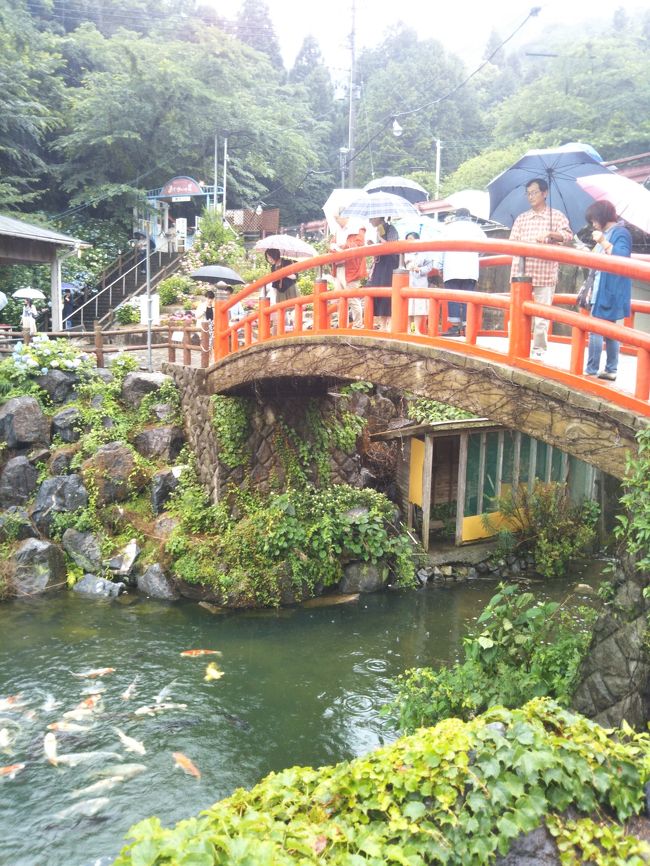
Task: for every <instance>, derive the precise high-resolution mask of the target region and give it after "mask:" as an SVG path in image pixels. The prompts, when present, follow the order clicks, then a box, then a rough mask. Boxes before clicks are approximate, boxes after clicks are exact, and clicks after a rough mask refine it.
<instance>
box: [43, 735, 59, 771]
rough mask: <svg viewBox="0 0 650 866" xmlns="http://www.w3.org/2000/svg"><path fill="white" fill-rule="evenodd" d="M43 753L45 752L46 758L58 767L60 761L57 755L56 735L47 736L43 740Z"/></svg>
mask: <svg viewBox="0 0 650 866" xmlns="http://www.w3.org/2000/svg"><path fill="white" fill-rule="evenodd" d="M43 751H44V752H45V757H46V758H47V760H48V761H49V762H50V764H52V765H53V766H55V767H56V766H57V765H58V763H59V759H58V756H57V753H56V737H55V736H54V734H52V733H50V734H45V739H44V740H43Z"/></svg>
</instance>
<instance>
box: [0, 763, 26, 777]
mask: <svg viewBox="0 0 650 866" xmlns="http://www.w3.org/2000/svg"><path fill="white" fill-rule="evenodd" d="M24 769H25V764H9V766H8V767H0V778H5V779H15V778H16V776H17V775H18V773H20V771H21V770H24Z"/></svg>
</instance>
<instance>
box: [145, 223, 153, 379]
mask: <svg viewBox="0 0 650 866" xmlns="http://www.w3.org/2000/svg"><path fill="white" fill-rule="evenodd" d="M145 231H146V233H147V259H146V265H145V267H146V271H145V273H146V281H147V370H148V372H149V373H152V372H153V353H152V348H151V326H152V318H151V244H150V242H149V241H150V237H151V236H150V234H149V220H147V222H146V223H145Z"/></svg>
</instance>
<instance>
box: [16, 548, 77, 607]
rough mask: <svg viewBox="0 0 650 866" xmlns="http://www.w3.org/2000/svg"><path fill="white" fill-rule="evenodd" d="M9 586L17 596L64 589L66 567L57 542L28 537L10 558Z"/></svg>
mask: <svg viewBox="0 0 650 866" xmlns="http://www.w3.org/2000/svg"><path fill="white" fill-rule="evenodd" d="M11 565H12V566H13V574H12V577H11V581H10V583H11V585H12V589H13V591H14V592H15V594H16V595H18V596H25V595H29V596H33V595H40V594H42V593H44V592H51V591H53V590H60V589H64V588H65V586H66V567H65V557H64V555H63V551H62V550H61V548H60V547H59V545H58V544H53V543H52V542H51V541H41V540H40V539H38V538H28V539H27V540H26V541H24V542H23V543H22V544H21V546H20V547H19V548H18V550H17V551H16V552H15V553H14V555H13V557H12V562H11Z"/></svg>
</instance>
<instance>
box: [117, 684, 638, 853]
mask: <svg viewBox="0 0 650 866" xmlns="http://www.w3.org/2000/svg"><path fill="white" fill-rule="evenodd" d="M649 768H650V739H649V737H648V735H647V734H635V733H634V732H633V731H631V730H630V729H629V728H624V729H623V730H622V731H620V732H610V731H607V730H605V729H604V728H601V727H600V726H599V725H597V724H595V723H594V722H590V721H588V720H587V719H585V718H583V717H581V716H579V715H577V714H574V713H570V712H568V711H567V710H563V709H561V708H560V707H558V706H557V704H555V703H553V701H551V700H548V699H536V700H534V701H531V702H530V703H529V704H527V705H526V706H525V707H523V708H521V709H517V710H506V709H504V708H503V707H495V708H494V709H492V710H490V711H489V712H486V713H485V714H484V715H482V716H480V717H479V718H476V719H473V720H472V721H471V722H462V721H460V720H459V719H447V720H445V721H444V722H441V723H440V724H439V725H437V726H436V727H435V728H424V729H420V730H418V731H417V732H416V733H415V734H413V735H411V736H408V737H403V738H402V739H400V740H398V741H397V742H396V743H393V744H391V745H390V746H387V747H384V748H382V749H378V750H377V751H375V752H372V753H370V754H369V755H365V756H363V757H361V758H357V759H355V760H353V761H350V762H343V763H341V764H337V765H336V766H333V767H321V768H319V769H317V770H315V769H312V768H310V767H292V768H291V769H288V770H284V771H283V772H281V773H271V774H270V775H269V776H267V777H266V778H265V779H263V780H262V782H260V784H258V785H257V786H255V787H254V788H253V789H252V790H251V791H245V790H243V789H238V790H237V791H235V793H234V794H233V795H232V796H231V797H229V798H227V799H225V800H222V801H221V802H219V803H216V804H215V805H214V806H212V807H211V808H210V809H208V810H207V811H205V812H203V813H202V814H201V816H200V817H198V818H190V819H188V820H185V821H181V822H180V823H179V824H177V825H176V827H173V828H171V829H165V828H163V827H162V826H161V824H160V821H159V819H157V818H149V819H147V820H145V821H142V822H140V823H139V824H137V825H136V826H135V827H133V828H131V831H130V834H129V838H130V840H131V841H130V842H129V844H128V845H127V846H126V847H125V848H124V849H123V850H122V852H121V854H120V856H119V857H118V859H117V860H116V861H115V866H136V864H144V863H147V864H150V866H163V864H167V866H171V864H179V866H180V864H183V863H187V864H189V863H193V864H201V866H226V864H228V866H236V864H240V866H244V864H262V863H273V864H274V866H293V864H328V866H385V864H391V863H394V864H402V866H434V864H440V866H442V864H444V866H468V864H472V866H488V864H493V863H494V861H495V859H496V856H497V855H498V854H501V855H505V854H506V853H507V852H508V850H509V848H510V846H511V843H512V841H513V840H514V839H515V838H517V837H518V836H520V835H521V834H524V833H528V832H530V831H532V830H534V829H536V828H538V827H540V826H542V825H543V824H544V823H545V822H547V824H548V826H549V829H550V830H551V832H552V833H553V834H554V835H555V836H556V838H557V840H558V846H559V848H560V853H561V857H562V858H563V859H562V862H563V863H564V864H570V863H581V862H586V861H587V860H588V862H590V863H593V864H594V866H613V864H614V863H616V864H622V863H625V864H628V866H642V864H643V863H645V862H646V860H645V859H644V858H645V857H647V856H648V852H649V851H650V846H648V844H647V843H646V842H644V841H642V840H640V839H637V838H635V837H625V836H624V833H623V831H622V829H621V828H620V827H619V826H617V825H615V824H614V822H624V821H626V820H627V819H628V818H629V817H630V816H632V815H635V814H638V813H639V812H641V810H642V809H643V808H644V804H645V795H644V785H645V783H646V781H647V779H648V775H649ZM568 810H571V812H572V817H571V819H566V817H564V815H565V813H566V812H567V811H568ZM573 816H575V817H573ZM612 842H617V843H618V842H620V843H621V847H620V849H619V848H616V847H610V846H611V843H612ZM571 849H572V850H571ZM573 852H575V853H577V852H586V853H587V854H588V857H587V858H585V859H571V857H572V856H573ZM617 855H618V859H615V858H616V857H617ZM623 857H624V858H625V859H623Z"/></svg>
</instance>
